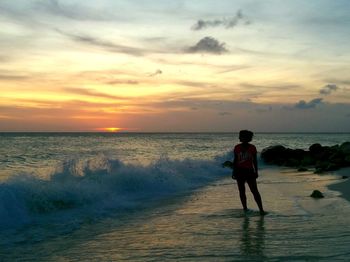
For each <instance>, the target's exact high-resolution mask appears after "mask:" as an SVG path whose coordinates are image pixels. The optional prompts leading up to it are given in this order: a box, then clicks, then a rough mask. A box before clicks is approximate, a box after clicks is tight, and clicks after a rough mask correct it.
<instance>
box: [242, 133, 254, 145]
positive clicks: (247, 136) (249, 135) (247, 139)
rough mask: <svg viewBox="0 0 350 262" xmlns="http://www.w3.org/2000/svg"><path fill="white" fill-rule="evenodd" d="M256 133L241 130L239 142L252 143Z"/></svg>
mask: <svg viewBox="0 0 350 262" xmlns="http://www.w3.org/2000/svg"><path fill="white" fill-rule="evenodd" d="M253 136H254V133H253V132H252V131H249V130H241V131H239V140H244V141H245V142H250V141H252V139H253Z"/></svg>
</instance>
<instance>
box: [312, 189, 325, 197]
mask: <svg viewBox="0 0 350 262" xmlns="http://www.w3.org/2000/svg"><path fill="white" fill-rule="evenodd" d="M310 197H313V198H324V195H323V194H322V193H321V191H319V190H314V191H313V192H312V194H311V195H310Z"/></svg>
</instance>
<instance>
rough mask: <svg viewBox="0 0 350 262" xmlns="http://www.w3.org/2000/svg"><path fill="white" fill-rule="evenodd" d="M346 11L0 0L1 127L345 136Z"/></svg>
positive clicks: (340, 0) (321, 2)
mask: <svg viewBox="0 0 350 262" xmlns="http://www.w3.org/2000/svg"><path fill="white" fill-rule="evenodd" d="M349 11H350V1H348V0H336V1H335V0H327V1H326V0H310V1H305V0H290V1H287V0H286V1H280V0H274V1H270V0H266V1H260V0H259V1H258V0H220V1H219V0H201V1H195V0H192V1H189V0H187V1H185V0H173V1H165V0H164V1H163V0H150V1H148V0H142V1H141V0H125V1H124V0H99V1H92V0H1V1H0V131H132V132H164V131H165V132H172V131H176V132H185V131H190V132H193V131H199V132H206V131H217V132H223V131H237V130H240V129H244V128H248V129H252V130H254V131H256V132H270V131H274V132H279V131H281V132H301V131H305V132H328V131H331V132H350V44H349V43H350V12H349ZM106 128H109V129H106Z"/></svg>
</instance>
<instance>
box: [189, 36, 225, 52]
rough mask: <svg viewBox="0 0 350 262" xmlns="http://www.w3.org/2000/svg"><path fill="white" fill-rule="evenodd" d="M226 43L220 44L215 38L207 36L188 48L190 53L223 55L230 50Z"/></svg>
mask: <svg viewBox="0 0 350 262" xmlns="http://www.w3.org/2000/svg"><path fill="white" fill-rule="evenodd" d="M225 45H226V44H225V43H224V42H222V43H220V42H219V41H218V40H216V39H215V38H213V37H210V36H206V37H204V38H202V39H201V40H199V42H198V43H197V44H195V45H194V46H191V47H189V48H187V50H186V51H187V52H188V53H209V54H219V55H220V54H222V53H227V52H228V50H227V49H226V47H225Z"/></svg>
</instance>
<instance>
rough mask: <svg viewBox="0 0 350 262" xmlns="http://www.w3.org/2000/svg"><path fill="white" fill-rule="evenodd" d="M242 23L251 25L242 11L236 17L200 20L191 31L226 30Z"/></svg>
mask: <svg viewBox="0 0 350 262" xmlns="http://www.w3.org/2000/svg"><path fill="white" fill-rule="evenodd" d="M240 22H242V23H243V24H244V25H249V24H250V21H249V20H248V19H247V18H246V17H245V16H244V15H243V13H242V11H241V10H238V11H237V13H236V14H235V16H234V17H231V18H222V19H214V20H202V19H200V20H198V21H197V22H196V23H195V24H194V25H193V26H192V27H191V29H192V30H194V31H199V30H203V29H206V28H210V27H219V26H223V27H224V28H226V29H230V28H234V27H235V26H237V25H238V23H240Z"/></svg>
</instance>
